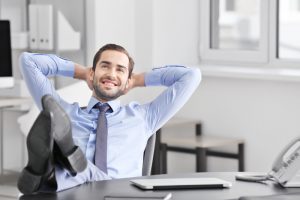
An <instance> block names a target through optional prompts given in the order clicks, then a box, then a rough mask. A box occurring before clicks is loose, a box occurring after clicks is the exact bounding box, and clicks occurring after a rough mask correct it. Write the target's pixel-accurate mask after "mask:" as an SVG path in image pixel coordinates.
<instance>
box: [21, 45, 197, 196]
mask: <svg viewBox="0 0 300 200" xmlns="http://www.w3.org/2000/svg"><path fill="white" fill-rule="evenodd" d="M20 62H21V63H20V66H21V71H22V74H23V77H24V79H25V81H26V83H27V86H28V88H29V90H30V92H31V95H32V97H33V99H34V100H35V102H36V104H37V105H38V107H39V108H40V109H41V110H42V109H43V110H44V111H43V112H45V113H44V117H42V120H41V121H40V122H39V123H35V124H34V125H33V127H32V129H31V130H30V133H29V136H28V138H27V144H28V145H29V146H28V151H29V162H28V164H27V166H26V167H25V168H24V170H23V172H22V174H21V176H20V178H19V182H18V186H19V189H20V191H21V192H23V193H26V194H27V193H34V192H43V191H46V192H49V191H61V190H64V189H68V188H71V187H74V186H76V185H80V184H83V183H86V182H92V181H101V180H107V179H115V178H125V177H136V176H141V175H142V162H143V152H144V149H145V147H146V144H147V140H148V139H149V137H151V135H152V134H154V133H155V132H156V131H157V130H158V129H159V128H161V127H162V126H163V125H164V124H165V123H166V122H167V121H168V120H169V119H170V118H171V117H172V116H174V115H175V113H176V112H177V111H178V110H179V109H180V108H181V107H182V106H183V105H184V104H185V103H186V102H187V101H188V99H189V98H190V96H191V95H192V94H193V92H194V91H195V90H196V88H197V87H198V85H199V83H200V80H201V73H200V70H199V69H195V68H188V67H184V66H177V65H166V66H163V67H160V68H154V69H153V70H151V71H150V72H146V73H140V74H134V73H132V71H133V67H134V62H133V59H132V58H131V57H130V55H129V54H128V52H127V51H126V50H125V49H124V48H123V47H121V46H119V45H116V44H107V45H105V46H103V47H102V48H100V49H99V51H98V52H97V53H96V54H95V56H94V60H93V67H92V68H89V67H84V66H81V65H79V64H76V63H73V62H72V61H69V60H66V59H62V58H60V57H57V56H55V55H46V54H32V53H23V54H22V56H21V59H20ZM58 75H60V76H67V77H73V78H76V79H81V80H85V81H86V82H87V84H88V86H89V88H90V89H91V90H92V91H93V93H92V97H91V98H90V101H89V103H88V105H87V107H86V108H80V106H79V105H78V104H77V103H74V104H69V103H67V102H66V101H64V100H63V99H62V98H60V96H59V95H58V94H57V93H56V91H55V89H54V87H53V86H52V85H51V82H50V80H49V79H48V77H50V76H58ZM145 86H146V87H150V86H166V89H165V90H164V91H163V92H162V93H161V94H160V95H158V96H157V97H156V98H155V99H154V100H153V101H151V102H149V103H146V104H139V103H137V102H131V103H129V104H127V105H121V103H120V101H119V100H118V97H120V96H121V95H124V94H126V93H127V92H128V91H129V90H131V89H133V88H135V87H145ZM78 92H79V93H78V95H80V91H78ZM45 95H46V97H45ZM49 95H51V97H50V96H49ZM43 96H44V98H43V101H42V102H43V104H42V103H41V99H42V97H43ZM47 102H48V103H47ZM40 124H43V126H44V127H45V128H43V129H42V130H41V129H40V126H41V125H40ZM62 125H63V127H65V128H64V129H61V128H60V129H59V128H58V127H61V126H62ZM68 126H69V128H68ZM100 136H101V137H100ZM34 138H40V139H39V144H38V145H37V144H36V143H37V142H36V140H35V139H34ZM99 138H100V139H99ZM41 149H43V150H44V151H43V153H41ZM73 155H76V156H77V157H76V158H77V161H78V162H76V163H73V162H72V159H70V158H72V157H74V156H73ZM53 158H54V161H53ZM79 161H80V162H79Z"/></svg>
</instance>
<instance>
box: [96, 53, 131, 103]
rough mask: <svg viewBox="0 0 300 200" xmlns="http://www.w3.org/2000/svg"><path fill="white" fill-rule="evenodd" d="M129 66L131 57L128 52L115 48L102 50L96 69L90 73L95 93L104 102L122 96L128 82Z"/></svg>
mask: <svg viewBox="0 0 300 200" xmlns="http://www.w3.org/2000/svg"><path fill="white" fill-rule="evenodd" d="M128 66H129V59H128V57H127V55H126V54H124V53H122V52H119V51H114V50H106V51H104V52H102V54H101V57H100V59H99V61H98V62H97V64H96V68H95V71H91V74H90V79H91V80H92V81H93V88H94V90H93V95H94V96H95V97H96V98H97V99H98V100H101V101H102V102H106V101H111V100H114V99H116V98H118V97H119V96H121V95H122V94H123V91H124V90H125V88H126V85H127V82H128V75H129V69H128Z"/></svg>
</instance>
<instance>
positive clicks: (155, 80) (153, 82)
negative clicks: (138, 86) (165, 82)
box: [145, 69, 161, 87]
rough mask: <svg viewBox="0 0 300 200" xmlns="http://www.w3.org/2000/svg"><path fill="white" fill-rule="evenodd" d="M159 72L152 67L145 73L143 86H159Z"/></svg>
mask: <svg viewBox="0 0 300 200" xmlns="http://www.w3.org/2000/svg"><path fill="white" fill-rule="evenodd" d="M160 79H161V73H160V71H159V70H157V69H152V70H151V71H150V72H148V73H146V74H145V86H146V87H148V86H159V85H161V81H160Z"/></svg>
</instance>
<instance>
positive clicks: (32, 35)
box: [29, 4, 38, 49]
mask: <svg viewBox="0 0 300 200" xmlns="http://www.w3.org/2000/svg"><path fill="white" fill-rule="evenodd" d="M37 20H38V5H34V4H30V5H29V48H30V49H38V27H37V24H38V22H37Z"/></svg>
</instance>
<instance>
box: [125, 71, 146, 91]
mask: <svg viewBox="0 0 300 200" xmlns="http://www.w3.org/2000/svg"><path fill="white" fill-rule="evenodd" d="M144 86H145V74H144V73H141V74H134V73H132V74H131V78H129V79H128V82H127V84H126V87H125V90H124V91H123V95H124V94H127V93H128V92H129V91H130V90H131V89H133V88H135V87H144Z"/></svg>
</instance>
